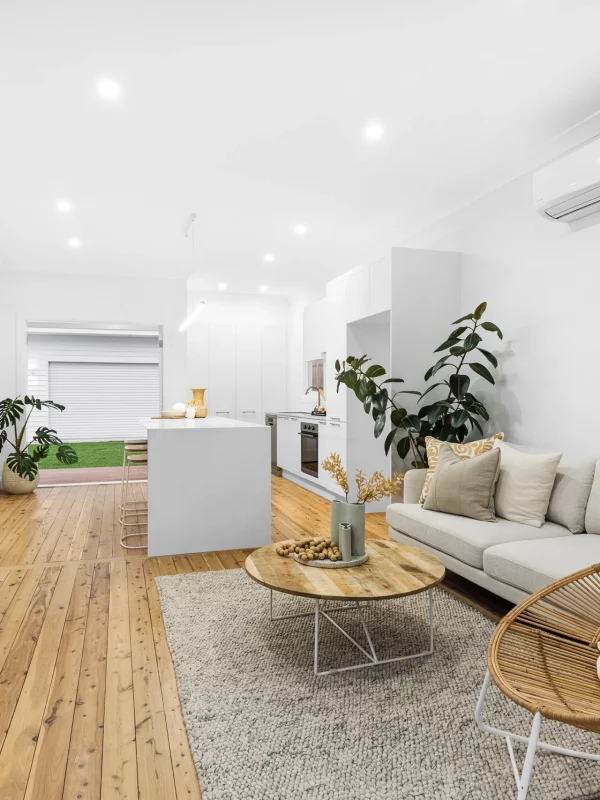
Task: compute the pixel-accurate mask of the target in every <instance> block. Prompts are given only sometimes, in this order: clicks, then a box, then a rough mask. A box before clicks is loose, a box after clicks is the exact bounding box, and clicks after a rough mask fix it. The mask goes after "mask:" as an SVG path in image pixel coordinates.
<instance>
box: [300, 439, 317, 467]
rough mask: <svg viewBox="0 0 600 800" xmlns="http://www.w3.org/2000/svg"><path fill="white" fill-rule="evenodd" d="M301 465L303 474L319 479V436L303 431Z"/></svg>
mask: <svg viewBox="0 0 600 800" xmlns="http://www.w3.org/2000/svg"><path fill="white" fill-rule="evenodd" d="M300 436H301V437H302V438H301V439H300V442H301V446H300V465H301V469H302V472H304V473H305V474H306V475H311V476H312V477H313V478H318V477H319V434H318V433H308V432H307V431H301V433H300Z"/></svg>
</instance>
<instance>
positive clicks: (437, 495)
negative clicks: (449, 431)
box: [423, 442, 500, 522]
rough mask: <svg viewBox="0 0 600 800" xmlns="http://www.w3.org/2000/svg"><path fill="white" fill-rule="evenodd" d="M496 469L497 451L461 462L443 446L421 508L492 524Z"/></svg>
mask: <svg viewBox="0 0 600 800" xmlns="http://www.w3.org/2000/svg"><path fill="white" fill-rule="evenodd" d="M499 469H500V451H499V450H488V452H487V453H482V454H481V455H480V456H477V458H466V459H463V458H461V457H460V456H457V455H456V453H455V452H454V450H453V449H452V448H451V447H450V445H449V444H448V442H445V443H444V446H443V447H442V448H441V450H440V452H439V455H438V459H437V464H436V465H435V472H434V473H433V478H432V479H431V485H430V487H429V492H428V493H427V496H426V497H425V502H424V503H423V508H424V509H427V510H428V511H442V512H444V513H445V514H459V515H460V516H462V517H471V518H472V519H480V520H484V521H485V522H495V520H496V517H495V515H494V488H495V486H496V481H497V480H498V471H499Z"/></svg>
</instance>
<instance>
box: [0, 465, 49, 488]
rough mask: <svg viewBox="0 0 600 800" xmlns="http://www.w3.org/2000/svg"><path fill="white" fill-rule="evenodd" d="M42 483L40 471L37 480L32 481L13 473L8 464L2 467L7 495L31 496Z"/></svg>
mask: <svg viewBox="0 0 600 800" xmlns="http://www.w3.org/2000/svg"><path fill="white" fill-rule="evenodd" d="M39 482H40V471H39V469H38V471H37V473H36V476H35V478H34V479H33V480H32V481H30V480H27V478H22V477H21V476H20V475H17V473H16V472H13V471H12V469H10V468H9V467H8V466H7V465H6V464H3V465H2V488H3V489H4V491H5V492H6V493H7V494H29V492H33V491H34V490H35V489H37V487H38V484H39Z"/></svg>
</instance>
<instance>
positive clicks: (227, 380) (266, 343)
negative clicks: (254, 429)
mask: <svg viewBox="0 0 600 800" xmlns="http://www.w3.org/2000/svg"><path fill="white" fill-rule="evenodd" d="M207 327H208V330H207V331H206V333H204V334H201V332H197V333H196V336H197V338H198V344H197V346H196V350H201V351H202V350H203V348H205V349H204V352H206V353H207V357H206V358H205V367H204V368H201V367H202V361H201V359H200V358H198V369H197V370H195V369H194V370H193V371H192V376H193V377H192V378H191V380H192V381H193V382H194V386H206V387H207V389H208V391H207V393H206V403H207V405H208V413H209V415H210V416H219V417H228V418H230V419H239V420H241V421H245V422H254V423H257V424H260V425H262V424H263V423H264V415H265V413H267V412H275V411H280V410H281V409H282V408H285V405H286V394H287V337H286V327H285V325H262V326H261V325H209V326H207ZM204 342H205V343H206V344H205V345H203V343H204Z"/></svg>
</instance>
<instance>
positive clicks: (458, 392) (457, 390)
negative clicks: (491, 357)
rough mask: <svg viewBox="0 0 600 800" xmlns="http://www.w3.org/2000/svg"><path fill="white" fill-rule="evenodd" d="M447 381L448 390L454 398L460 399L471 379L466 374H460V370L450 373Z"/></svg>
mask: <svg viewBox="0 0 600 800" xmlns="http://www.w3.org/2000/svg"><path fill="white" fill-rule="evenodd" d="M448 383H449V384H450V390H451V391H452V394H453V395H454V396H455V397H456V399H457V400H462V398H463V397H464V395H465V393H466V392H468V391H469V384H470V383H471V379H470V378H469V376H468V375H461V374H460V372H455V373H454V374H453V375H450V378H449V379H448Z"/></svg>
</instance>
